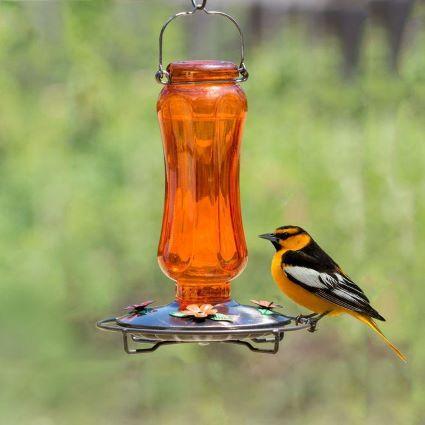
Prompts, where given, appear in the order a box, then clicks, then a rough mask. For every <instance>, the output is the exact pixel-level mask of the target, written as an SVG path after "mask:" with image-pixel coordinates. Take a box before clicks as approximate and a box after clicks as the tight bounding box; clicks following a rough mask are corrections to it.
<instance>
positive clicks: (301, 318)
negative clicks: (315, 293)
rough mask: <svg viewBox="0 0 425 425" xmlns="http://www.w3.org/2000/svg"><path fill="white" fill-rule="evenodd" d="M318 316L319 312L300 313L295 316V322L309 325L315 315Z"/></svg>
mask: <svg viewBox="0 0 425 425" xmlns="http://www.w3.org/2000/svg"><path fill="white" fill-rule="evenodd" d="M315 316H317V313H311V314H299V315H298V316H296V317H294V322H295V324H296V325H297V326H298V325H307V324H309V323H310V322H311V320H312V319H314V317H315Z"/></svg>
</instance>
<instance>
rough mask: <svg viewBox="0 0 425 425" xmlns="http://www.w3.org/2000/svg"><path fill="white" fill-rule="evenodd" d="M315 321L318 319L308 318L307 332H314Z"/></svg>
mask: <svg viewBox="0 0 425 425" xmlns="http://www.w3.org/2000/svg"><path fill="white" fill-rule="evenodd" d="M317 322H318V320H317V319H316V318H311V319H309V320H308V324H309V325H310V327H309V328H308V329H307V330H308V331H309V332H316V330H317Z"/></svg>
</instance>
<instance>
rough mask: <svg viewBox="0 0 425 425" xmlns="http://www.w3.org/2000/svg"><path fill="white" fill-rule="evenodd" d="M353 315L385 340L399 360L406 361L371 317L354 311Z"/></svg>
mask: <svg viewBox="0 0 425 425" xmlns="http://www.w3.org/2000/svg"><path fill="white" fill-rule="evenodd" d="M353 313H354V312H353ZM353 316H354V317H355V318H356V319H359V320H360V321H362V322H363V323H366V325H368V326H369V327H371V328H372V329H373V330H374V331H375V332H376V333H377V334H378V335H379V336H380V337H381V338H382V339H383V340H384V341H385V344H387V345H388V347H390V348H391V350H393V351H394V353H395V354H396V355H397V357H398V358H399V359H400V360H403V361H404V362H407V358H406V356H405V355H404V354H403V353H402V352H401V351H400V350H399V349H398V348H397V347H396V346H395V345H394V344H392V343H391V342H390V341H389V339H388V338H387V337H386V336H385V335H384V334H383V333H382V331H381V330H380V329H379V328H378V326H377V324H376V323H375V322H374V320H373V319H372V318H371V317H369V316H365V315H363V314H361V313H354V314H353Z"/></svg>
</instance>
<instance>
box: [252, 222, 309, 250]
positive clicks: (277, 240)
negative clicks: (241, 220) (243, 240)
mask: <svg viewBox="0 0 425 425" xmlns="http://www.w3.org/2000/svg"><path fill="white" fill-rule="evenodd" d="M259 237H260V238H263V239H267V240H268V241H270V242H271V243H272V244H273V246H274V247H275V248H276V251H280V250H281V249H285V250H293V251H296V250H299V249H302V248H304V247H305V246H306V245H308V244H309V243H310V241H311V236H310V235H309V234H308V233H307V232H306V231H305V230H304V229H303V228H302V227H299V226H281V227H278V228H277V229H276V230H275V231H274V232H273V233H265V234H264V235H259Z"/></svg>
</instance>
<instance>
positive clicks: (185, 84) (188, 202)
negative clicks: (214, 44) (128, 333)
mask: <svg viewBox="0 0 425 425" xmlns="http://www.w3.org/2000/svg"><path fill="white" fill-rule="evenodd" d="M167 71H168V73H169V81H170V83H169V84H166V85H165V87H164V88H163V90H162V92H161V94H160V97H159V100H158V104H157V110H158V118H159V122H160V127H161V133H162V139H163V147H164V158H165V171H166V189H165V205H164V216H163V222H162V232H161V238H160V242H159V247H158V261H159V264H160V266H161V269H162V270H163V272H164V273H165V274H166V275H167V276H168V277H170V278H171V279H173V280H175V281H176V287H177V291H176V292H177V293H176V298H177V300H178V301H179V302H180V305H181V307H182V308H184V307H185V306H186V305H188V304H191V303H196V304H200V303H211V304H217V303H221V302H225V301H228V300H229V299H230V280H231V279H233V278H235V277H236V276H237V275H238V274H239V273H241V272H242V270H243V269H244V267H245V265H246V262H247V248H246V243H245V236H244V232H243V227H242V217H241V210H240V201H239V153H240V144H241V136H242V130H243V126H244V122H245V116H246V111H247V101H246V97H245V94H244V92H243V90H242V89H241V88H240V86H239V85H238V84H237V83H236V82H235V79H236V78H237V77H238V75H239V71H238V68H237V66H236V65H234V64H233V63H231V62H223V61H185V62H175V63H172V64H170V65H169V66H168V68H167Z"/></svg>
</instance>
